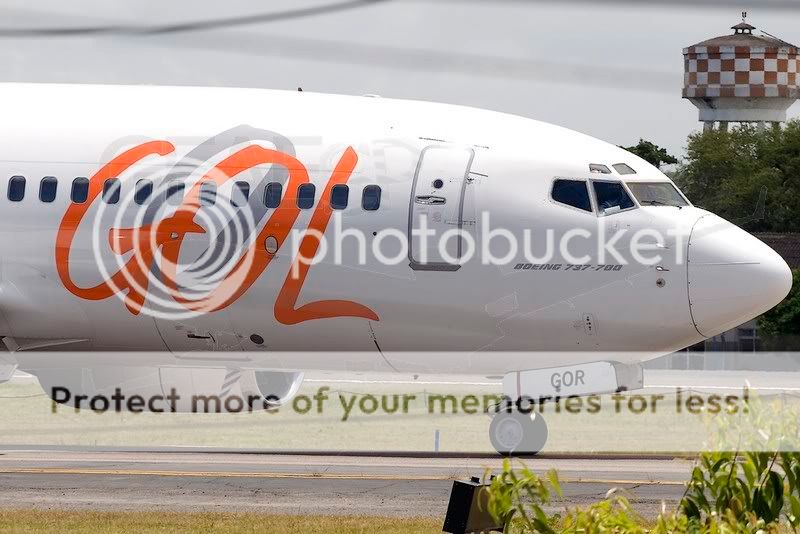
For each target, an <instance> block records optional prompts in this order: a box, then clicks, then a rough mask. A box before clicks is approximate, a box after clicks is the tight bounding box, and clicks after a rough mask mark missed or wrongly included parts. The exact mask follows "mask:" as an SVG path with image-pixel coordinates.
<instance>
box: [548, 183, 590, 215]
mask: <svg viewBox="0 0 800 534" xmlns="http://www.w3.org/2000/svg"><path fill="white" fill-rule="evenodd" d="M553 200H555V201H556V202H561V203H562V204H566V205H567V206H572V207H574V208H578V209H581V210H584V211H592V203H591V201H590V200H589V189H588V188H587V187H586V182H584V181H582V180H556V181H555V182H553Z"/></svg>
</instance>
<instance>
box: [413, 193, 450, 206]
mask: <svg viewBox="0 0 800 534" xmlns="http://www.w3.org/2000/svg"><path fill="white" fill-rule="evenodd" d="M414 202H416V203H417V204H427V205H431V204H439V205H441V204H445V203H447V199H446V198H444V197H437V196H435V195H419V196H417V197H416V198H414Z"/></svg>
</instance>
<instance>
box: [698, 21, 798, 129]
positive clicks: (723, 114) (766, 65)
mask: <svg viewBox="0 0 800 534" xmlns="http://www.w3.org/2000/svg"><path fill="white" fill-rule="evenodd" d="M746 18H747V13H742V22H741V23H739V24H737V25H736V26H733V27H731V29H732V30H733V33H732V34H728V35H723V36H721V37H715V38H713V39H709V40H707V41H703V42H702V43H697V44H696V45H693V46H690V47H689V48H685V49H684V50H683V58H684V83H683V98H688V99H689V101H691V102H692V104H694V105H695V106H697V109H698V110H700V121H702V122H703V123H704V130H711V129H713V128H714V124H715V123H718V124H719V128H720V129H723V130H724V129H727V127H728V123H729V122H756V123H759V124H760V125H762V126H763V125H765V124H766V123H772V124H773V125H779V124H780V123H781V122H784V121H785V120H786V110H787V109H789V107H790V106H791V105H792V104H794V102H795V101H796V100H797V99H798V98H800V92H798V72H800V65H798V55H797V51H798V49H797V46H795V45H793V44H790V43H787V42H786V41H784V40H782V39H778V38H777V37H774V36H772V35H770V34H768V33H766V32H761V33H763V35H753V30H755V29H756V28H755V26H751V25H750V24H748V23H747V20H746Z"/></svg>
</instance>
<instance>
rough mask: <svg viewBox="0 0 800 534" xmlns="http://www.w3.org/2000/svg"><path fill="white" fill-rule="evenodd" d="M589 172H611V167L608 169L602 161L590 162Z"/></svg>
mask: <svg viewBox="0 0 800 534" xmlns="http://www.w3.org/2000/svg"><path fill="white" fill-rule="evenodd" d="M589 172H592V173H600V174H611V169H609V168H608V167H607V166H605V165H603V164H602V163H590V164H589Z"/></svg>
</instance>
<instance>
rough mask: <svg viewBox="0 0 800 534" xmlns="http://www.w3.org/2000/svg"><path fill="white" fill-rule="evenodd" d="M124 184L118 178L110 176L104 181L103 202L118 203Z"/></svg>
mask: <svg viewBox="0 0 800 534" xmlns="http://www.w3.org/2000/svg"><path fill="white" fill-rule="evenodd" d="M121 188H122V186H121V185H120V183H119V180H117V179H116V178H109V179H108V180H106V181H105V182H103V202H105V203H106V204H116V203H117V202H119V192H120V189H121Z"/></svg>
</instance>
